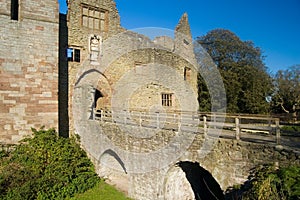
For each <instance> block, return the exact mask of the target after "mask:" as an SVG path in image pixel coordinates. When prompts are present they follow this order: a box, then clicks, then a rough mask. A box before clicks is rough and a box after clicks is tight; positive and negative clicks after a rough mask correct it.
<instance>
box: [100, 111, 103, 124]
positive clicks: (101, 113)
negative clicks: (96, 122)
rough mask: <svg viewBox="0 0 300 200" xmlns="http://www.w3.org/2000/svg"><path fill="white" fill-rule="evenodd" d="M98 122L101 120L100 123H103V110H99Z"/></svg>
mask: <svg viewBox="0 0 300 200" xmlns="http://www.w3.org/2000/svg"><path fill="white" fill-rule="evenodd" d="M100 120H101V122H103V110H102V109H101V110H100Z"/></svg>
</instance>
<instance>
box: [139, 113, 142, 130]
mask: <svg viewBox="0 0 300 200" xmlns="http://www.w3.org/2000/svg"><path fill="white" fill-rule="evenodd" d="M139 121H140V127H142V113H141V112H139Z"/></svg>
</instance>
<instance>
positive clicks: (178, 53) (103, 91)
mask: <svg viewBox="0 0 300 200" xmlns="http://www.w3.org/2000/svg"><path fill="white" fill-rule="evenodd" d="M68 5H69V11H68V14H67V20H68V41H69V42H68V46H69V50H70V51H73V57H74V55H75V54H76V52H77V56H78V60H75V58H74V59H73V58H71V60H72V59H73V60H72V61H71V62H69V67H68V70H69V88H68V89H69V90H68V93H69V94H68V96H69V124H70V133H71V134H72V133H74V132H75V133H76V130H75V129H74V125H75V121H76V119H73V118H74V117H73V115H76V116H77V114H78V113H77V111H74V107H73V103H74V101H75V99H76V98H82V97H80V96H78V97H77V96H75V95H74V90H75V89H76V88H78V87H81V86H84V85H90V86H92V87H93V88H94V89H95V91H96V93H98V94H99V95H98V96H96V95H95V94H92V96H94V97H93V98H94V102H93V103H92V105H89V106H90V109H96V110H100V109H111V108H113V109H114V108H117V109H120V108H121V109H144V110H148V111H149V110H151V111H152V112H156V111H161V110H165V111H168V110H183V109H186V110H191V111H197V109H198V103H197V96H198V95H197V93H198V92H197V91H198V89H197V75H198V73H197V70H198V69H197V67H196V61H195V58H194V53H193V45H192V36H191V32H190V26H189V23H188V17H187V14H184V15H183V16H182V18H181V19H180V21H179V24H178V25H177V27H176V28H175V37H174V39H173V38H171V37H168V36H160V37H156V38H154V39H153V40H152V39H150V38H148V37H146V36H144V35H141V34H138V33H134V32H131V31H127V30H125V29H124V28H122V27H121V26H120V17H119V15H118V11H117V9H116V5H115V3H114V1H112V0H106V1H95V0H74V1H69V2H68ZM69 56H71V57H72V55H69ZM75 56H76V55H75ZM141 81H143V82H141ZM125 85H126V88H125ZM125 91H126V94H125ZM122 92H123V93H122ZM188 98H189V100H190V102H189V103H186V102H184V101H185V100H187V99H188ZM191 102H193V103H191Z"/></svg>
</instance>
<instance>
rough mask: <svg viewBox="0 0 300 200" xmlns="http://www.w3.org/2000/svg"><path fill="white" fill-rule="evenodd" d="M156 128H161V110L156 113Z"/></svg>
mask: <svg viewBox="0 0 300 200" xmlns="http://www.w3.org/2000/svg"><path fill="white" fill-rule="evenodd" d="M156 128H157V129H159V112H157V113H156Z"/></svg>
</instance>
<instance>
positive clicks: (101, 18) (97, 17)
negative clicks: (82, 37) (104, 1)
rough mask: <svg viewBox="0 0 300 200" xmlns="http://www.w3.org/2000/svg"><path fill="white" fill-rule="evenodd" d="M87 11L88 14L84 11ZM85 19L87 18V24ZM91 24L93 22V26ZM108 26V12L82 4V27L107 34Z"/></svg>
mask: <svg viewBox="0 0 300 200" xmlns="http://www.w3.org/2000/svg"><path fill="white" fill-rule="evenodd" d="M85 9H86V10H87V13H86V11H84V10H85ZM84 18H86V24H85V20H84ZM97 21H98V22H97ZM90 22H92V25H91V24H90ZM107 24H108V10H104V9H101V8H98V7H95V6H91V5H87V4H81V27H83V28H88V29H93V30H100V31H103V32H107V31H108V25H107Z"/></svg>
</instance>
